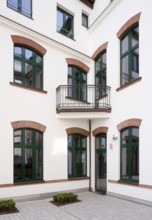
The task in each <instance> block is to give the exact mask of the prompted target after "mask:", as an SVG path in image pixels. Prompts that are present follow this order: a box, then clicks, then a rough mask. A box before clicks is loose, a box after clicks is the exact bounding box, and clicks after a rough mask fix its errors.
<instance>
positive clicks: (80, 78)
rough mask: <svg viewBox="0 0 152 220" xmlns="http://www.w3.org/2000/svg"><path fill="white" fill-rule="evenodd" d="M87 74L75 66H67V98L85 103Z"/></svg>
mask: <svg viewBox="0 0 152 220" xmlns="http://www.w3.org/2000/svg"><path fill="white" fill-rule="evenodd" d="M86 85H87V74H86V73H85V72H84V71H83V70H82V69H80V68H78V67H76V66H71V65H69V66H68V96H69V97H71V98H73V99H77V100H80V101H87V86H86Z"/></svg>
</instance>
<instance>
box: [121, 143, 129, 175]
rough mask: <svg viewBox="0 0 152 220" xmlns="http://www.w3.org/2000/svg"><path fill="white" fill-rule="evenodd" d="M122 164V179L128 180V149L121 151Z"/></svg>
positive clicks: (124, 148)
mask: <svg viewBox="0 0 152 220" xmlns="http://www.w3.org/2000/svg"><path fill="white" fill-rule="evenodd" d="M121 163H122V165H121V172H122V178H123V179H128V149H127V148H126V147H123V148H122V150H121Z"/></svg>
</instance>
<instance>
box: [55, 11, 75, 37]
mask: <svg viewBox="0 0 152 220" xmlns="http://www.w3.org/2000/svg"><path fill="white" fill-rule="evenodd" d="M73 20H74V19H73V16H72V15H70V14H69V13H67V12H65V11H64V10H62V9H60V8H57V32H58V33H60V34H63V35H65V36H66V37H69V38H71V39H73V38H74V27H73Z"/></svg>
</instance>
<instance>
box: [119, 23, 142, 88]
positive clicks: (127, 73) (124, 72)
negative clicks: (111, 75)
mask: <svg viewBox="0 0 152 220" xmlns="http://www.w3.org/2000/svg"><path fill="white" fill-rule="evenodd" d="M120 40H121V45H120V53H121V77H120V81H121V86H123V85H125V84H127V83H129V82H131V81H133V80H135V79H137V78H138V77H139V28H138V24H136V25H135V26H134V27H132V28H131V29H129V30H128V31H127V33H125V34H124V35H123V36H122V37H121V39H120Z"/></svg>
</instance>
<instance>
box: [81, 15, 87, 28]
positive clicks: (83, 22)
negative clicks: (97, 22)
mask: <svg viewBox="0 0 152 220" xmlns="http://www.w3.org/2000/svg"><path fill="white" fill-rule="evenodd" d="M82 25H83V26H84V27H86V28H88V16H87V15H86V14H84V13H82Z"/></svg>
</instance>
